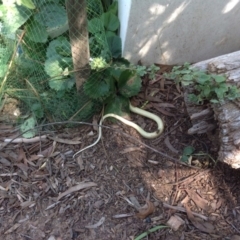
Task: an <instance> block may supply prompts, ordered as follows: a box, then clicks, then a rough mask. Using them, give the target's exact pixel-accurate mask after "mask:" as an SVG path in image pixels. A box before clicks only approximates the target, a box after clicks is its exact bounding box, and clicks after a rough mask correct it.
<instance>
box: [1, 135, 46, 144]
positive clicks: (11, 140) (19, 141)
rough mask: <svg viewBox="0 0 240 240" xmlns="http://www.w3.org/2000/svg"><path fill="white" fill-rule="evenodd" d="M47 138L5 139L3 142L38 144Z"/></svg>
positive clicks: (44, 136)
mask: <svg viewBox="0 0 240 240" xmlns="http://www.w3.org/2000/svg"><path fill="white" fill-rule="evenodd" d="M46 138H47V136H46V135H43V136H39V137H34V138H13V139H12V138H6V139H5V140H4V142H5V143H10V142H11V143H34V142H39V141H41V140H42V139H46Z"/></svg>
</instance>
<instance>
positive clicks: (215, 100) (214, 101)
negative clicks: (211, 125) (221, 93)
mask: <svg viewBox="0 0 240 240" xmlns="http://www.w3.org/2000/svg"><path fill="white" fill-rule="evenodd" d="M210 102H211V103H219V101H218V100H217V99H211V100H210Z"/></svg>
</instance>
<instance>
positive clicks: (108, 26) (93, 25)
mask: <svg viewBox="0 0 240 240" xmlns="http://www.w3.org/2000/svg"><path fill="white" fill-rule="evenodd" d="M119 26H120V22H119V19H118V16H117V2H113V3H112V4H111V5H110V6H109V5H108V9H107V11H106V12H104V13H103V14H102V15H101V16H100V17H94V18H92V19H91V20H89V21H88V31H89V35H90V36H89V45H90V52H91V56H92V57H99V56H101V57H103V58H104V59H106V60H107V61H110V60H111V58H119V57H120V56H121V52H122V43H121V38H120V37H119V36H118V35H117V30H118V29H119ZM105 40H106V41H105ZM105 42H107V44H108V46H105V47H103V46H104V44H105ZM106 47H108V48H109V52H107V51H106ZM103 49H105V50H103ZM110 53H111V56H110Z"/></svg>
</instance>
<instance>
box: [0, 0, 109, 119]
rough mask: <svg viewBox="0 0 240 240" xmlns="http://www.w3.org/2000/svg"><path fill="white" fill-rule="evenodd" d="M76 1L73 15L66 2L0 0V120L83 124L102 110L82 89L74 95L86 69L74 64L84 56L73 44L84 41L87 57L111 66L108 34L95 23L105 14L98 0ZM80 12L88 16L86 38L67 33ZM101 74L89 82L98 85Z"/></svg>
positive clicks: (53, 0) (63, 0) (99, 22)
mask: <svg viewBox="0 0 240 240" xmlns="http://www.w3.org/2000/svg"><path fill="white" fill-rule="evenodd" d="M75 2H78V6H74V7H75V11H73V12H71V9H73V8H71V7H70V8H68V7H67V5H68V1H66V2H65V0H27V1H26V0H24V1H21V0H19V1H15V0H2V1H0V53H1V54H0V83H1V85H0V102H1V104H0V110H1V119H0V120H4V121H11V120H13V119H14V121H16V119H19V118H21V117H23V116H25V117H26V116H29V115H34V117H35V118H37V119H47V121H48V122H53V121H65V120H78V121H79V120H81V121H84V120H87V119H89V118H91V116H93V115H94V114H95V113H96V112H98V111H100V110H101V104H100V103H99V101H94V100H92V99H90V98H89V97H88V96H87V94H86V93H85V92H84V89H83V86H81V87H80V88H79V89H78V91H77V87H76V77H77V76H78V77H80V78H81V77H83V78H86V76H85V75H86V74H85V75H84V71H85V70H86V71H87V72H85V73H87V74H89V67H86V69H84V68H81V67H79V68H78V66H76V64H74V62H75V63H76V61H75V60H76V59H75V58H79V59H80V61H81V59H83V58H84V57H86V56H81V54H80V56H79V54H78V53H77V52H74V51H73V45H74V44H76V45H77V43H78V41H82V39H83V40H84V41H85V43H86V44H88V48H89V53H90V54H89V57H90V58H95V57H100V56H101V57H102V58H104V59H106V60H107V61H109V59H110V58H111V53H110V50H109V44H108V42H107V38H106V30H105V29H104V24H103V22H102V21H99V20H100V19H101V16H102V14H103V12H104V10H103V6H102V2H101V1H100V0H86V1H75ZM82 3H84V5H82ZM78 10H79V11H80V10H81V11H82V10H84V11H85V12H86V23H87V25H86V28H87V36H83V35H82V30H81V29H80V30H79V31H76V30H75V33H74V35H72V36H71V34H70V31H69V29H71V24H73V22H72V21H74V19H78V16H76V14H77V13H78V12H79V11H78ZM78 24H79V23H78ZM72 33H73V32H72ZM107 34H111V33H107ZM86 37H87V38H86ZM84 38H85V39H84ZM80 52H81V51H80ZM85 60H86V59H85ZM88 60H89V59H87V61H88ZM104 74H106V72H102V75H99V74H96V75H94V74H92V75H91V74H90V77H91V79H94V81H98V78H104ZM13 99H14V100H13ZM9 103H10V104H9ZM16 109H17V111H16Z"/></svg>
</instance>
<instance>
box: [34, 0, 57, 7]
mask: <svg viewBox="0 0 240 240" xmlns="http://www.w3.org/2000/svg"><path fill="white" fill-rule="evenodd" d="M32 1H33V3H34V5H35V6H37V7H38V8H39V7H42V6H43V5H47V4H49V3H55V4H58V3H59V0H32Z"/></svg>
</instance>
